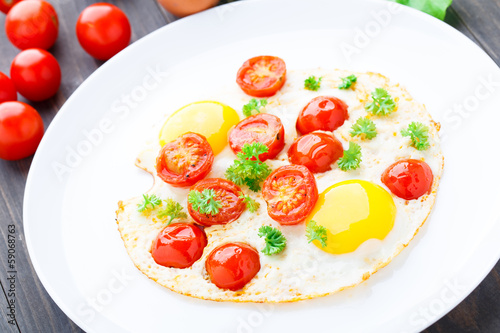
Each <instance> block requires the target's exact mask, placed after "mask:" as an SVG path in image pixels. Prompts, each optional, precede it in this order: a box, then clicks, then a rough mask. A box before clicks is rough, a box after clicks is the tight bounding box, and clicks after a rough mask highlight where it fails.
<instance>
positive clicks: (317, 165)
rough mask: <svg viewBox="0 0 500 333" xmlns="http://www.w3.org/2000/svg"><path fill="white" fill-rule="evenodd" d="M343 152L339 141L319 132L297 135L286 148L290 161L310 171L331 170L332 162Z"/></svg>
mask: <svg viewBox="0 0 500 333" xmlns="http://www.w3.org/2000/svg"><path fill="white" fill-rule="evenodd" d="M343 154H344V149H343V147H342V144H341V143H340V141H339V140H337V139H336V138H335V137H334V136H332V135H328V134H325V133H321V132H315V133H309V134H306V135H304V136H301V137H299V138H298V139H297V140H295V142H294V143H293V144H292V145H291V146H290V149H288V159H289V160H290V163H292V164H300V165H303V166H306V167H307V168H308V169H309V170H310V171H311V172H312V173H319V172H325V171H328V170H331V169H332V164H333V163H335V162H336V161H337V160H338V159H339V158H341V157H342V155H343Z"/></svg>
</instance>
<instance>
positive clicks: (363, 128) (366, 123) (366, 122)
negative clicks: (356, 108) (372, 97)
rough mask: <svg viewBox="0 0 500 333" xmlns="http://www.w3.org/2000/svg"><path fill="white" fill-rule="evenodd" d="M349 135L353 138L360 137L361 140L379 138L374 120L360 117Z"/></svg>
mask: <svg viewBox="0 0 500 333" xmlns="http://www.w3.org/2000/svg"><path fill="white" fill-rule="evenodd" d="M349 133H350V134H351V136H356V135H359V136H360V137H361V138H366V139H368V140H371V139H373V138H374V137H376V136H377V127H376V126H375V123H374V122H373V121H372V120H370V119H368V118H363V117H359V118H358V120H356V122H355V123H354V124H353V125H352V127H351V131H350V132H349Z"/></svg>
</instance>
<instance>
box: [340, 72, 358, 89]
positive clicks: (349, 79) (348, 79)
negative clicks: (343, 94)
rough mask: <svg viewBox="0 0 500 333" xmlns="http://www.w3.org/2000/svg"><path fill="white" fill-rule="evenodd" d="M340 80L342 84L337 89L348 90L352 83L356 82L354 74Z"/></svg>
mask: <svg viewBox="0 0 500 333" xmlns="http://www.w3.org/2000/svg"><path fill="white" fill-rule="evenodd" d="M340 79H341V80H342V83H341V84H339V86H338V88H339V89H349V88H351V86H352V85H353V84H354V83H356V81H358V78H357V77H356V75H354V74H352V75H349V76H346V77H341V78H340Z"/></svg>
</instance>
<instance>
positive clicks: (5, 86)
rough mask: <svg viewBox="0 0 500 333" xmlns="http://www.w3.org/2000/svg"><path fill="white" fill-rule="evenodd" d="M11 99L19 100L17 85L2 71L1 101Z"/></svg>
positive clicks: (0, 76) (0, 84) (0, 78)
mask: <svg viewBox="0 0 500 333" xmlns="http://www.w3.org/2000/svg"><path fill="white" fill-rule="evenodd" d="M11 101H17V91H16V87H15V86H14V83H13V82H12V80H11V79H9V77H8V76H7V75H5V74H4V73H2V72H0V103H3V102H11Z"/></svg>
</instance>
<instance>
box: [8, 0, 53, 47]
mask: <svg viewBox="0 0 500 333" xmlns="http://www.w3.org/2000/svg"><path fill="white" fill-rule="evenodd" d="M5 30H6V32H7V37H9V40H10V41H11V42H12V44H14V46H15V47H17V48H19V49H21V50H26V49H32V48H39V49H44V50H48V49H49V48H51V47H52V45H54V43H55V42H56V39H57V35H58V33H59V20H58V18H57V13H56V10H55V9H54V7H52V5H51V4H50V3H48V2H46V1H43V0H24V1H21V2H19V3H18V4H16V5H15V6H14V7H12V9H11V10H10V11H9V13H8V14H7V18H6V19H5Z"/></svg>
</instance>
